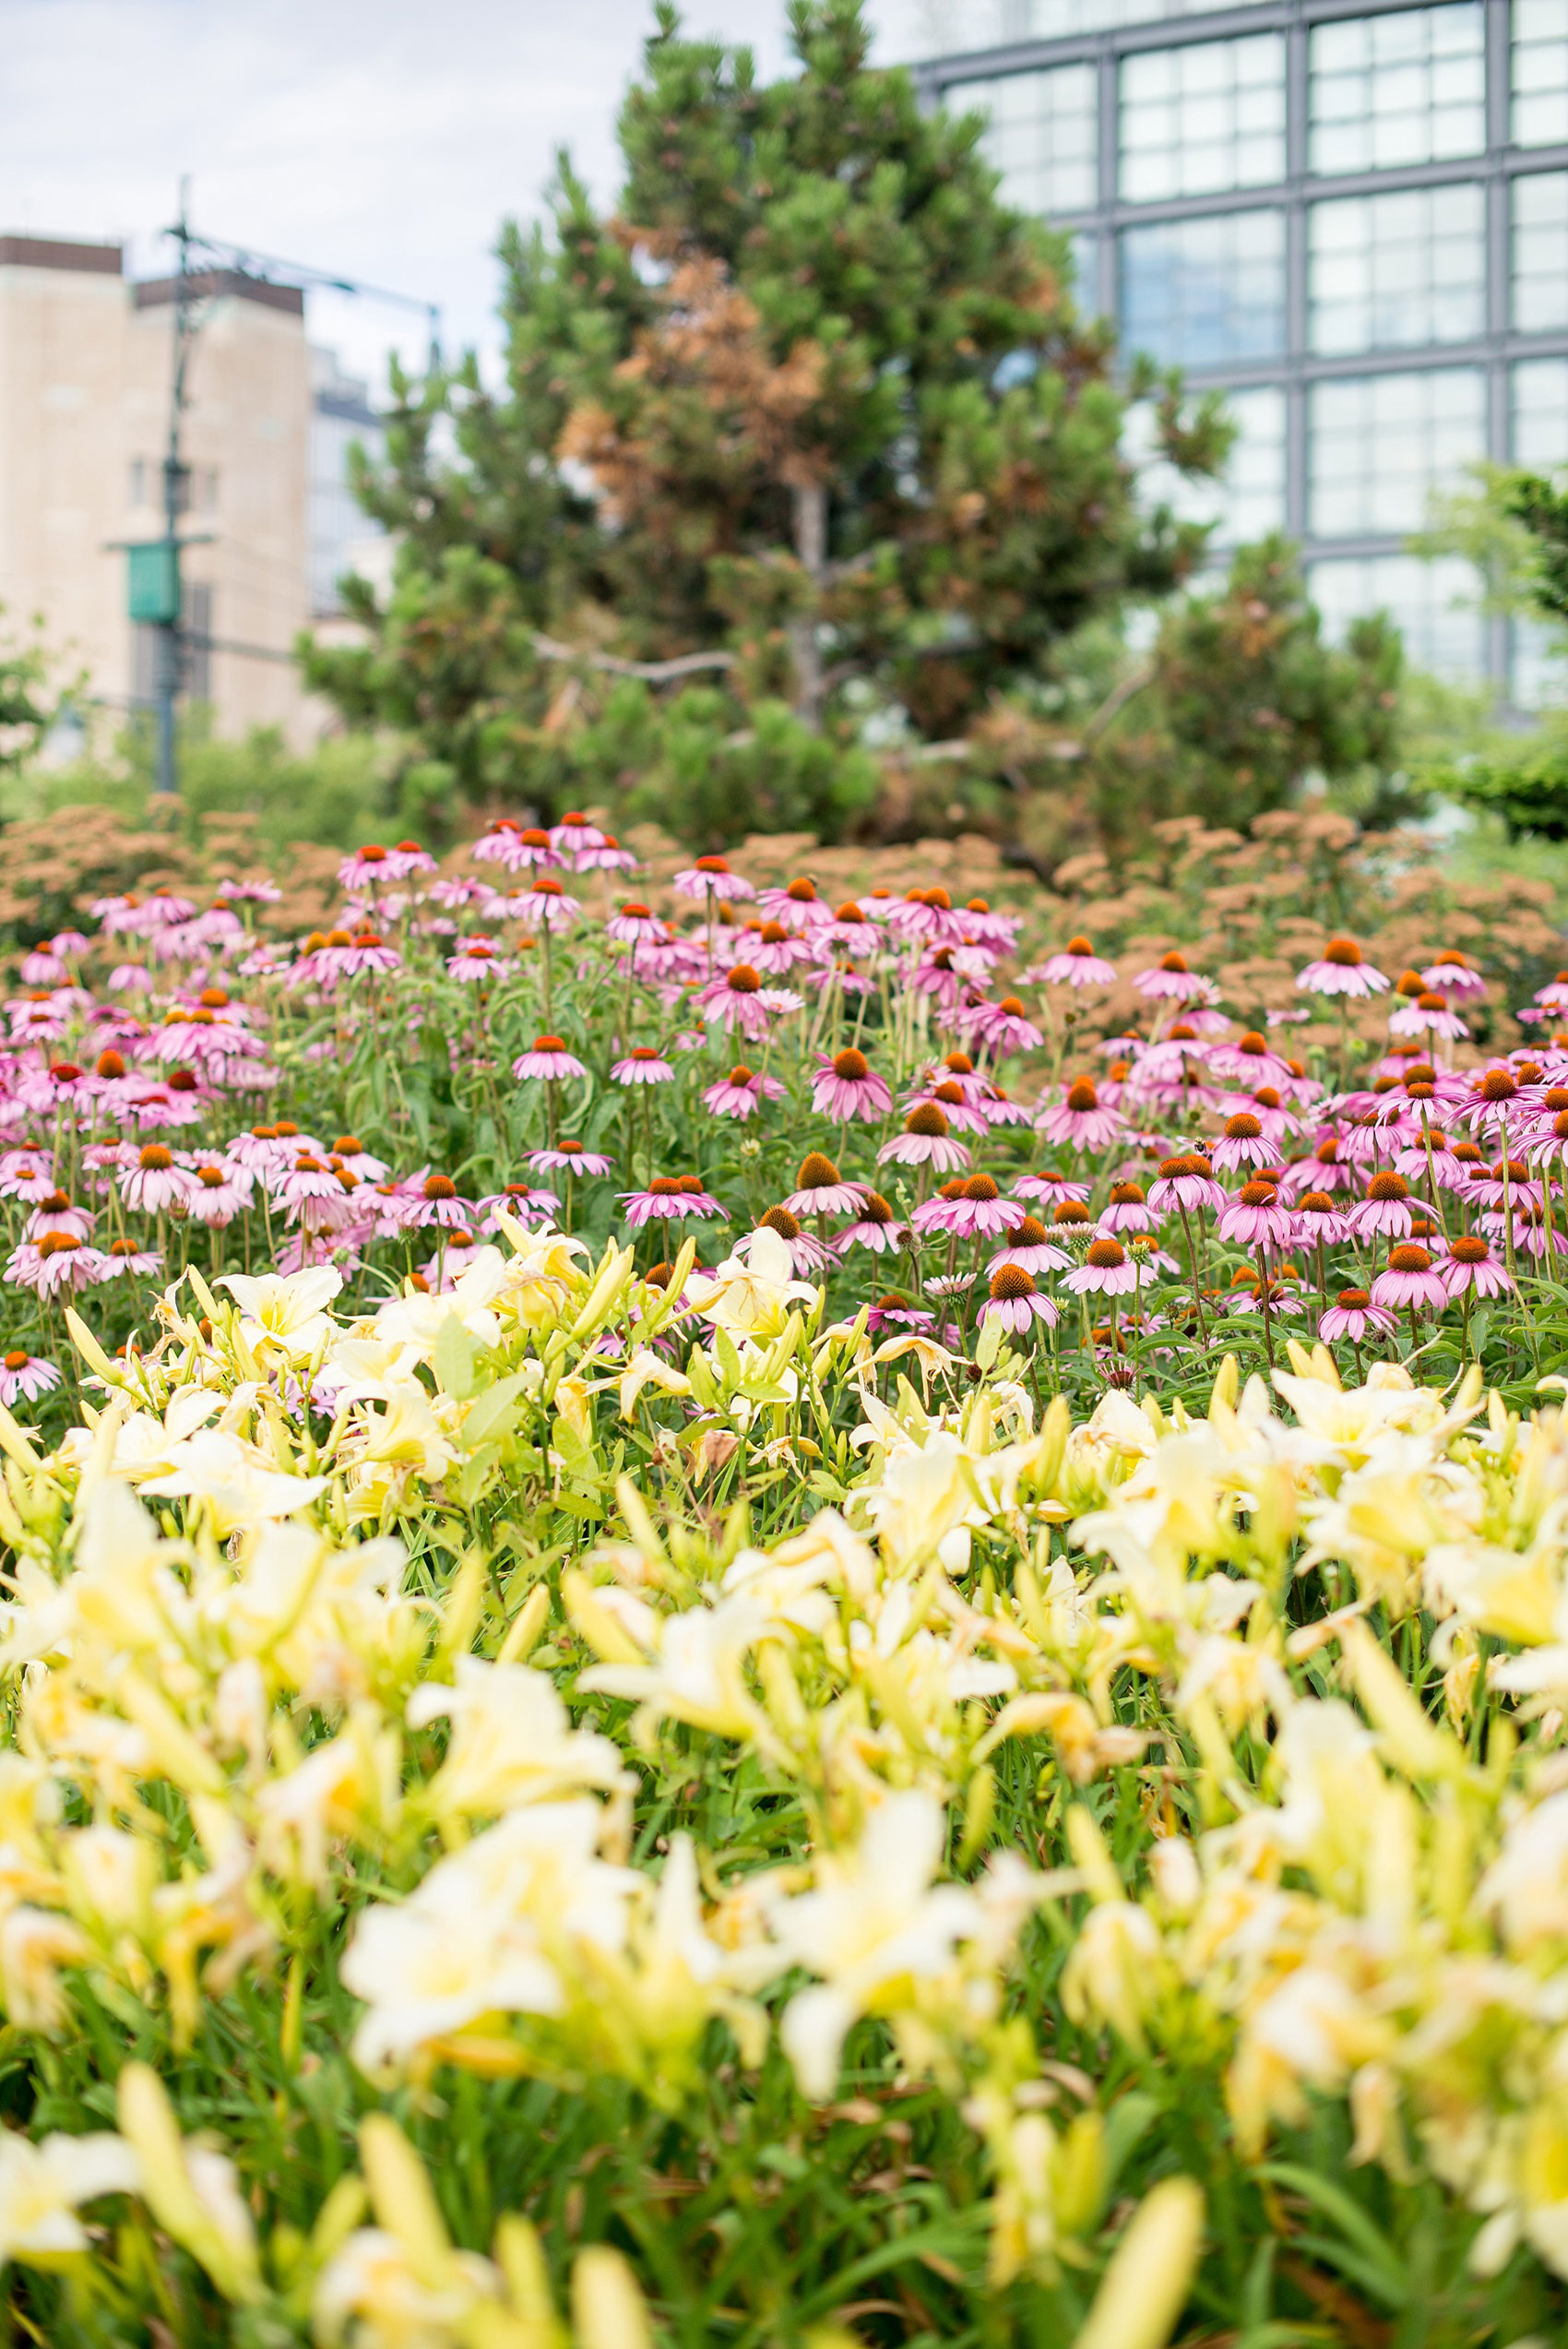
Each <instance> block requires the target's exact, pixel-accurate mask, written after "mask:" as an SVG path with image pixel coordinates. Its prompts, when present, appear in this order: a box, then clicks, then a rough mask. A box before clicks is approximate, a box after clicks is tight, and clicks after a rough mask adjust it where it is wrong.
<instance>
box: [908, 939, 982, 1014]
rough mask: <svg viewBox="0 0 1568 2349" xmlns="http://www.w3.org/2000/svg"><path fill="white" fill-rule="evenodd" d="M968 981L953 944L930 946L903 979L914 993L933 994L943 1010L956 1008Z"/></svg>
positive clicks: (919, 994) (933, 997) (934, 999)
mask: <svg viewBox="0 0 1568 2349" xmlns="http://www.w3.org/2000/svg"><path fill="white" fill-rule="evenodd" d="M904 984H905V985H906V986H907V987H908V988H909V992H910V993H911V994H912V995H918V996H931V997H932V1000H933V1001H934V1002H936V1003H938V1004H939V1005H940V1006H941V1008H942V1009H943V1010H944V1012H946V1011H952V1010H954V1009H955V1008H956V1006H957V1005H958V1004H959V1002H960V1001H961V1000H962V998H963V994H964V989H965V985H966V984H967V981H966V975H965V973H964V972H962V971H961V970H959V969H958V968H957V967H956V960H955V951H954V948H952V947H950V946H939V947H933V948H927V949H926V950H925V951H924V952H923V953H922V954H921V959H920V960H919V961H918V962H917V963H916V965H915V967H914V969H913V970H912V971H910V972H907V973H906V975H905V980H904Z"/></svg>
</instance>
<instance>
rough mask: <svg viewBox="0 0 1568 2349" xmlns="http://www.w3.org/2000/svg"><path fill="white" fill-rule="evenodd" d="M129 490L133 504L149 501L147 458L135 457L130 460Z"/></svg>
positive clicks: (139, 504) (143, 503)
mask: <svg viewBox="0 0 1568 2349" xmlns="http://www.w3.org/2000/svg"><path fill="white" fill-rule="evenodd" d="M128 492H129V495H130V501H131V504H132V505H133V506H145V505H146V503H147V459H146V458H145V457H133V458H132V459H131V462H130V469H129V481H128Z"/></svg>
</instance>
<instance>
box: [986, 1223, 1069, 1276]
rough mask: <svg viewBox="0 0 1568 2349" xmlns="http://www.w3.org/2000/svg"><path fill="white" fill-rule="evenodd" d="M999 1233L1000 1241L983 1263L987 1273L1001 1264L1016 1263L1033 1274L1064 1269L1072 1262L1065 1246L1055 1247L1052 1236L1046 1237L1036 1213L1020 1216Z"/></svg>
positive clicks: (1063, 1270) (993, 1270)
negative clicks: (993, 1252)
mask: <svg viewBox="0 0 1568 2349" xmlns="http://www.w3.org/2000/svg"><path fill="white" fill-rule="evenodd" d="M1002 1236H1003V1240H1004V1246H1001V1247H999V1248H998V1249H997V1251H996V1254H995V1255H994V1256H993V1257H992V1258H991V1261H990V1262H989V1264H988V1265H987V1266H986V1270H987V1272H988V1273H989V1272H995V1271H996V1270H999V1268H1000V1267H1001V1266H1003V1265H1004V1264H1016V1265H1017V1266H1018V1268H1019V1269H1020V1270H1022V1271H1024V1272H1032V1273H1036V1274H1039V1273H1041V1272H1065V1271H1066V1270H1067V1269H1068V1267H1069V1266H1070V1265H1071V1264H1072V1261H1073V1259H1072V1258H1071V1257H1070V1256H1069V1255H1068V1254H1067V1252H1066V1250H1065V1249H1064V1248H1059V1247H1058V1246H1056V1244H1055V1242H1054V1241H1053V1240H1051V1239H1048V1238H1047V1236H1046V1230H1045V1226H1044V1224H1043V1223H1042V1222H1040V1221H1039V1217H1038V1216H1034V1215H1025V1216H1020V1217H1019V1219H1018V1221H1017V1222H1016V1223H1010V1224H1009V1225H1008V1227H1007V1229H1006V1231H1005V1232H1004V1234H1003V1235H1002Z"/></svg>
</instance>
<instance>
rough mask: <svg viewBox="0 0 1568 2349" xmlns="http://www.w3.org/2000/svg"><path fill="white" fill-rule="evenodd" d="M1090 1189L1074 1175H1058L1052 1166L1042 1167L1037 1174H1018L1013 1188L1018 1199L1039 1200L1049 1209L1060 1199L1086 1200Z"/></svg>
mask: <svg viewBox="0 0 1568 2349" xmlns="http://www.w3.org/2000/svg"><path fill="white" fill-rule="evenodd" d="M1090 1187H1091V1186H1090V1185H1088V1184H1087V1183H1085V1182H1082V1181H1081V1180H1080V1179H1079V1178H1078V1177H1077V1176H1076V1175H1073V1174H1058V1173H1057V1171H1056V1169H1055V1168H1054V1167H1053V1166H1042V1167H1041V1168H1040V1170H1039V1174H1020V1175H1019V1176H1018V1178H1017V1181H1016V1183H1015V1184H1014V1186H1013V1188H1014V1189H1015V1190H1016V1192H1017V1194H1018V1197H1019V1198H1034V1199H1039V1200H1040V1201H1041V1202H1042V1203H1044V1204H1047V1205H1050V1206H1051V1207H1054V1206H1055V1205H1056V1204H1057V1202H1058V1201H1059V1200H1061V1199H1087V1197H1088V1195H1089V1190H1090Z"/></svg>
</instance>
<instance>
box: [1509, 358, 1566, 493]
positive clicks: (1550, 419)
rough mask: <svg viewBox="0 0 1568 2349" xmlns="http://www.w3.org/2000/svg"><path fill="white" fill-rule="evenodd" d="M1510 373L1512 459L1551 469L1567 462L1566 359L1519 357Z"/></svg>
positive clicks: (1541, 470)
mask: <svg viewBox="0 0 1568 2349" xmlns="http://www.w3.org/2000/svg"><path fill="white" fill-rule="evenodd" d="M1510 373H1511V375H1512V376H1513V382H1512V384H1511V386H1510V388H1511V390H1512V393H1513V402H1512V404H1513V411H1514V416H1513V425H1514V430H1513V439H1512V441H1511V443H1510V448H1511V453H1512V455H1513V459H1514V462H1515V465H1528V466H1529V467H1531V469H1532V470H1533V471H1536V472H1545V471H1555V470H1556V469H1557V467H1558V466H1559V465H1563V464H1568V359H1521V360H1520V361H1519V363H1518V364H1517V365H1516V366H1515V367H1514V368H1512V369H1511V370H1510Z"/></svg>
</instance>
